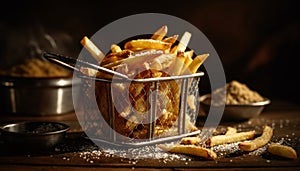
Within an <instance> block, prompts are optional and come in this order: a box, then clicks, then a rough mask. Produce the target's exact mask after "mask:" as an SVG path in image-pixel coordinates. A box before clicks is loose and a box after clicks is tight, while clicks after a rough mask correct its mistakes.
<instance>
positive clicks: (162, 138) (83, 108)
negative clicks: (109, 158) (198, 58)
mask: <svg viewBox="0 0 300 171" xmlns="http://www.w3.org/2000/svg"><path fill="white" fill-rule="evenodd" d="M43 56H44V57H45V58H46V59H48V60H50V61H51V62H54V63H57V64H60V65H62V66H65V67H67V68H69V69H72V70H74V71H76V72H75V73H76V74H75V75H74V76H75V78H78V77H79V78H81V88H80V90H81V91H80V92H74V90H73V93H76V94H77V93H78V94H79V96H78V97H80V98H78V99H73V103H74V107H75V111H76V115H77V118H78V120H79V122H80V125H81V126H82V128H83V130H84V132H85V134H86V135H87V136H88V138H89V139H92V140H93V141H94V142H95V141H96V142H101V143H106V144H108V145H114V146H119V147H125V146H141V145H150V144H156V143H161V142H166V141H174V140H177V139H180V138H182V137H186V136H191V135H195V134H199V133H200V130H198V129H197V127H196V126H195V123H196V118H197V115H198V112H199V107H200V103H199V102H198V98H199V87H198V84H199V81H200V77H201V76H203V75H204V73H203V72H198V73H195V74H189V75H180V76H170V75H168V74H166V73H163V74H162V75H161V76H159V77H153V75H152V74H153V73H151V71H149V70H146V71H143V72H141V73H139V74H142V75H143V76H145V75H148V77H142V78H139V77H138V78H134V79H132V78H128V77H127V76H126V75H122V74H120V73H118V72H115V71H110V70H107V69H105V68H103V67H101V66H98V65H95V64H92V63H89V62H86V61H82V60H79V59H74V58H71V57H66V56H61V55H58V54H51V53H44V55H43ZM75 64H76V66H75ZM82 66H83V67H89V68H92V69H96V70H100V71H103V72H107V73H109V74H111V75H114V76H116V78H114V77H112V79H111V78H109V79H104V78H97V77H90V76H86V75H84V74H83V73H82V72H81V71H80V69H79V68H80V67H82ZM149 72H150V73H149Z"/></svg>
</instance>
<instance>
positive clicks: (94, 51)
mask: <svg viewBox="0 0 300 171" xmlns="http://www.w3.org/2000/svg"><path fill="white" fill-rule="evenodd" d="M80 43H81V44H82V45H83V46H84V47H85V48H86V49H87V50H88V51H89V52H90V54H91V55H92V56H93V57H94V58H95V59H96V61H98V62H100V61H102V60H103V58H104V57H105V55H104V54H103V53H102V52H101V51H100V50H99V49H98V48H97V46H96V45H95V44H94V43H93V42H92V41H91V40H90V39H89V38H87V37H86V36H84V37H83V39H82V40H81V41H80Z"/></svg>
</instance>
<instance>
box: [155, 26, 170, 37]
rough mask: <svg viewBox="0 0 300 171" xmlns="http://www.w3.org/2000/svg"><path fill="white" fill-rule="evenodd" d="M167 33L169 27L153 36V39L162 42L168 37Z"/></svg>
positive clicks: (163, 28) (162, 28)
mask: <svg viewBox="0 0 300 171" xmlns="http://www.w3.org/2000/svg"><path fill="white" fill-rule="evenodd" d="M167 32H168V27H167V26H162V27H161V28H160V29H158V30H157V31H156V32H155V33H154V34H153V35H152V36H151V39H154V40H162V39H163V38H164V37H165V36H166V34H167Z"/></svg>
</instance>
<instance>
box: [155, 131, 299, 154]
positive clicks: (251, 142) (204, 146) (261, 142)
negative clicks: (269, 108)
mask: <svg viewBox="0 0 300 171" xmlns="http://www.w3.org/2000/svg"><path fill="white" fill-rule="evenodd" d="M255 134H256V132H255V130H253V131H247V132H237V130H236V129H235V128H233V127H227V132H226V133H225V134H222V135H214V136H212V137H210V138H209V139H208V140H207V141H206V142H202V141H201V140H202V139H201V137H198V136H196V137H185V138H182V139H181V141H180V143H179V144H175V145H174V144H172V145H167V144H159V145H158V147H159V148H161V149H162V150H165V151H169V152H172V153H181V154H188V155H194V156H199V157H202V158H205V159H209V160H217V159H218V156H217V154H216V153H215V152H214V151H213V150H212V149H211V148H210V147H213V146H216V145H226V144H228V143H235V142H238V146H239V149H240V150H241V151H245V152H251V151H254V150H257V149H258V148H261V147H263V146H266V145H267V146H268V147H267V151H268V152H269V153H271V154H273V155H277V156H281V157H285V158H290V159H296V158H297V153H296V151H295V150H294V149H293V148H291V147H289V146H286V145H281V144H278V143H270V141H271V138H272V136H273V128H271V127H270V126H268V125H265V126H264V127H263V131H262V133H261V135H259V136H258V137H255ZM268 144H269V145H268Z"/></svg>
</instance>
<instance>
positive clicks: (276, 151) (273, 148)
mask: <svg viewBox="0 0 300 171" xmlns="http://www.w3.org/2000/svg"><path fill="white" fill-rule="evenodd" d="M267 151H268V152H269V153H271V154H273V155H277V156H281V157H285V158H289V159H296V158H297V152H296V151H295V150H294V149H293V148H292V147H289V146H286V145H281V144H277V143H271V144H270V145H269V147H268V149H267Z"/></svg>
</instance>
